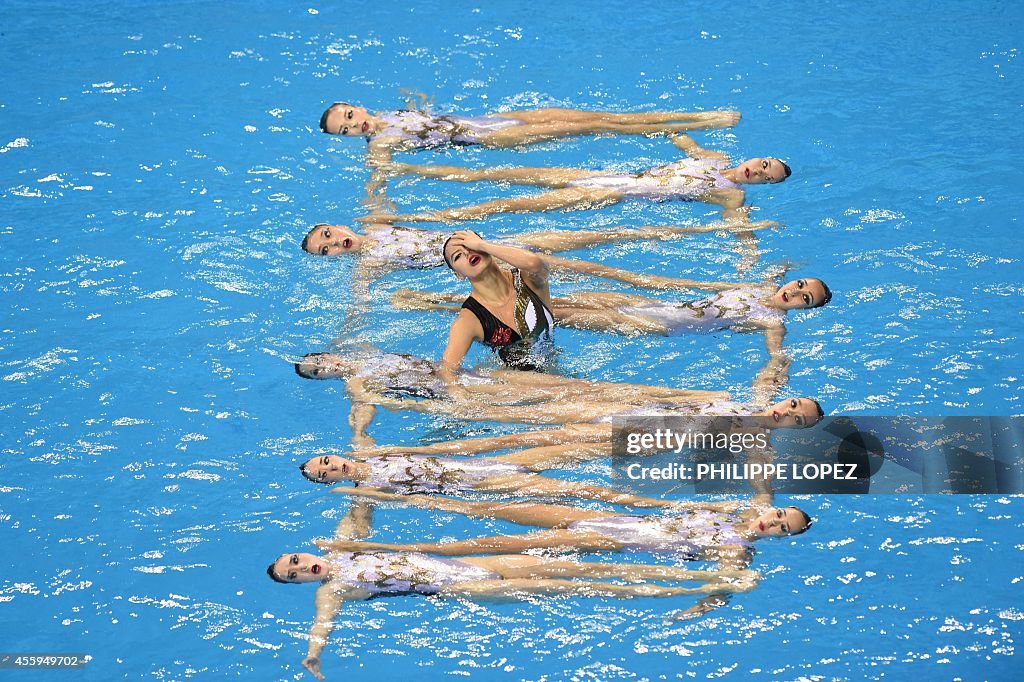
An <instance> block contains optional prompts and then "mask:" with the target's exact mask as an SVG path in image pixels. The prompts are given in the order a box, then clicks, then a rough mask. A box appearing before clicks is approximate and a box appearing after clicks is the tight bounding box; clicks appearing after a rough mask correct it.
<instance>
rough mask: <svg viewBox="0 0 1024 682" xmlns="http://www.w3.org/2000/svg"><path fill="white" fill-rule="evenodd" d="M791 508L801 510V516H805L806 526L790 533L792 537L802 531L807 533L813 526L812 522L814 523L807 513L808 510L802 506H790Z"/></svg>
mask: <svg viewBox="0 0 1024 682" xmlns="http://www.w3.org/2000/svg"><path fill="white" fill-rule="evenodd" d="M790 509H794V510H796V511H798V512H800V516H802V517H803V518H804V527H803V528H801V529H800V530H798V531H796V532H795V533H790V534H789V535H790V537H792V536H794V535H800V534H801V533H806V532H807V529H808V528H810V527H811V524H812V523H814V521H813V520H812V519H811V517H810V516H808V515H807V512H805V511H804V510H803V509H801V508H800V507H790Z"/></svg>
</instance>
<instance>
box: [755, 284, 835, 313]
mask: <svg viewBox="0 0 1024 682" xmlns="http://www.w3.org/2000/svg"><path fill="white" fill-rule="evenodd" d="M831 300H832V290H831V289H829V288H828V285H827V284H825V283H824V282H822V281H821V280H820V279H816V278H814V277H805V278H803V279H794V280H793V281H791V282H786V283H785V284H783V285H782V286H781V287H779V290H778V291H776V292H775V293H774V294H772V297H771V298H770V299H769V302H770V303H771V305H772V307H773V308H778V309H779V310H801V309H805V308H820V307H821V306H823V305H825V304H826V303H828V302H829V301H831Z"/></svg>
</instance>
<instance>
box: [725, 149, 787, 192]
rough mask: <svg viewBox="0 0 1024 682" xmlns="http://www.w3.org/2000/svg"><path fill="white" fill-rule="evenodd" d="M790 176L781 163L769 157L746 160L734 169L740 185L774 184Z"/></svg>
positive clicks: (784, 165)
mask: <svg viewBox="0 0 1024 682" xmlns="http://www.w3.org/2000/svg"><path fill="white" fill-rule="evenodd" d="M792 174H793V171H792V170H791V169H790V167H789V166H787V165H786V164H785V163H784V162H783V161H780V160H779V159H776V158H773V157H770V156H766V157H763V158H760V157H759V158H756V159H748V160H746V161H744V162H743V163H741V164H740V165H739V166H737V167H736V179H737V182H739V183H740V184H741V185H767V184H774V183H777V182H782V181H783V180H785V179H786V178H788V177H789V176H790V175H792Z"/></svg>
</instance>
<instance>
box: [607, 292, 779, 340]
mask: <svg viewBox="0 0 1024 682" xmlns="http://www.w3.org/2000/svg"><path fill="white" fill-rule="evenodd" d="M763 297H764V293H763V292H762V291H759V290H757V289H729V290H728V291H723V292H722V293H720V294H715V295H714V296H709V297H707V298H702V299H700V300H697V301H688V302H684V303H673V302H668V301H653V302H651V303H641V304H639V305H632V306H626V307H624V308H622V309H621V312H622V313H624V314H626V315H634V316H637V317H642V318H646V319H647V320H652V321H654V322H657V323H658V324H661V325H664V326H665V328H666V329H667V332H668V334H669V335H670V336H675V335H678V334H685V333H694V332H698V333H699V332H712V331H717V330H720V329H728V328H730V327H739V326H742V325H744V324H746V323H751V322H755V323H762V324H775V323H781V322H782V321H784V320H785V319H786V313H785V311H782V310H778V309H777V308H770V307H768V306H766V305H765V304H764V303H762V302H761V299H762V298H763Z"/></svg>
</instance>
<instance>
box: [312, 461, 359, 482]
mask: <svg viewBox="0 0 1024 682" xmlns="http://www.w3.org/2000/svg"><path fill="white" fill-rule="evenodd" d="M353 464H354V462H353V461H352V460H350V459H345V458H344V457H338V456H337V455H321V456H319V457H314V458H312V459H310V460H309V461H308V462H304V463H303V464H300V465H299V471H301V472H302V475H303V476H305V477H306V480H309V481H312V482H313V483H338V482H340V481H350V480H352V475H353V474H354V473H355V467H354V466H353Z"/></svg>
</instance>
